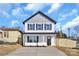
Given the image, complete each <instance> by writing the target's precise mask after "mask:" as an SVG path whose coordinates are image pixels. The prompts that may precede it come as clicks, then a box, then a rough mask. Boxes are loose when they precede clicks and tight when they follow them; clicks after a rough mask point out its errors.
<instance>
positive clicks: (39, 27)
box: [23, 11, 56, 46]
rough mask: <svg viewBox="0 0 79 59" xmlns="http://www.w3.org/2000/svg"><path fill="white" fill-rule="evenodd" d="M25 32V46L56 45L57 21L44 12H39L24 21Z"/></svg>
mask: <svg viewBox="0 0 79 59" xmlns="http://www.w3.org/2000/svg"><path fill="white" fill-rule="evenodd" d="M23 24H24V26H25V32H24V33H23V45H24V46H55V45H56V39H55V37H56V33H55V24H56V21H54V20H53V19H51V18H49V17H48V16H46V15H45V14H43V13H42V12H40V11H39V12H37V13H35V14H34V15H33V16H31V17H30V18H28V19H27V20H25V21H24V22H23Z"/></svg>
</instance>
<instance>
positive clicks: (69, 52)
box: [56, 47, 79, 56]
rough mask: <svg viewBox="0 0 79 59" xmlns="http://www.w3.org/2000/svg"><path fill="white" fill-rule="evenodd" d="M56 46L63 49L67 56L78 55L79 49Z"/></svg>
mask: <svg viewBox="0 0 79 59" xmlns="http://www.w3.org/2000/svg"><path fill="white" fill-rule="evenodd" d="M56 48H58V49H59V50H61V51H63V52H64V53H65V54H66V55H68V56H79V49H72V48H66V47H56Z"/></svg>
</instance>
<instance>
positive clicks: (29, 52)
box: [7, 47, 66, 56]
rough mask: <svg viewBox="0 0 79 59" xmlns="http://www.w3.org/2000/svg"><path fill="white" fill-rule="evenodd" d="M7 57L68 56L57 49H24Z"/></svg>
mask: <svg viewBox="0 0 79 59" xmlns="http://www.w3.org/2000/svg"><path fill="white" fill-rule="evenodd" d="M7 56H66V54H65V53H63V52H62V51H60V50H58V49H57V48H55V47H22V48H19V49H17V50H16V51H14V52H11V53H10V54H8V55H7Z"/></svg>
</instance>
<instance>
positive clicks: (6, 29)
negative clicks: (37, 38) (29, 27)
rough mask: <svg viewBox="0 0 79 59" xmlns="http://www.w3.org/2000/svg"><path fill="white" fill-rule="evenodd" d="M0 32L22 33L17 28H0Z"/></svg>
mask: <svg viewBox="0 0 79 59" xmlns="http://www.w3.org/2000/svg"><path fill="white" fill-rule="evenodd" d="M0 30H2V31H19V32H20V33H22V31H20V30H19V29H17V28H3V27H0Z"/></svg>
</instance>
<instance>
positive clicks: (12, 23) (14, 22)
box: [11, 20, 20, 26]
mask: <svg viewBox="0 0 79 59" xmlns="http://www.w3.org/2000/svg"><path fill="white" fill-rule="evenodd" d="M18 23H20V22H19V21H17V20H12V21H11V25H12V26H14V25H15V24H18Z"/></svg>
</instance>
